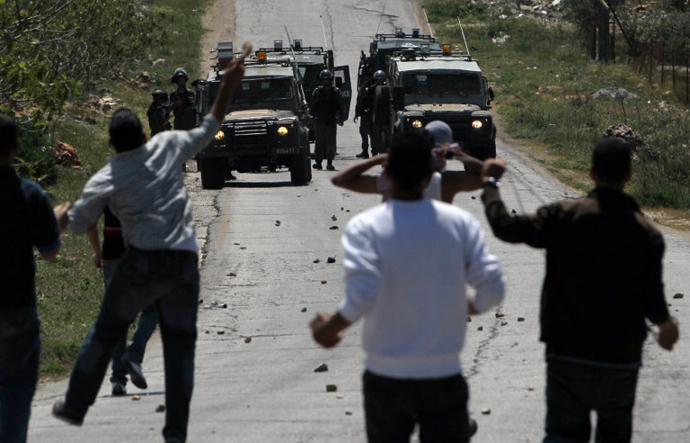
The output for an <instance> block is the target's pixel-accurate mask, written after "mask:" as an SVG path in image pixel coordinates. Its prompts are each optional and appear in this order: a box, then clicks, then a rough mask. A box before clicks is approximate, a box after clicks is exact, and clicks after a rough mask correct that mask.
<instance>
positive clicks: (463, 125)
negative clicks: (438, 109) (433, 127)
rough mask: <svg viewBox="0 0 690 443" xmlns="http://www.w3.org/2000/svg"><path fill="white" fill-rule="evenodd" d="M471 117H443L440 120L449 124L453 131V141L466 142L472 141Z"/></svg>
mask: <svg viewBox="0 0 690 443" xmlns="http://www.w3.org/2000/svg"><path fill="white" fill-rule="evenodd" d="M471 118H472V116H471V115H468V114H466V115H443V116H440V118H439V120H442V121H444V122H446V123H448V126H450V128H451V129H452V130H453V139H454V140H456V141H464V140H469V139H470V130H471V129H472V128H471V126H470V119H471Z"/></svg>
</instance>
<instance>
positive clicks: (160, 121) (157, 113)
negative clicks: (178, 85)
mask: <svg viewBox="0 0 690 443" xmlns="http://www.w3.org/2000/svg"><path fill="white" fill-rule="evenodd" d="M152 95H153V101H152V102H151V104H150V105H149V109H148V110H147V111H146V116H147V117H148V119H149V129H150V130H151V137H153V136H154V135H156V134H158V133H159V132H163V131H169V130H170V129H172V125H171V124H170V110H169V109H168V108H169V105H168V93H167V92H165V91H161V90H158V91H154V92H153V94H152Z"/></svg>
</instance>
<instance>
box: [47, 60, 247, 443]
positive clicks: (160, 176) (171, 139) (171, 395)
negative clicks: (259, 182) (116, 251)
mask: <svg viewBox="0 0 690 443" xmlns="http://www.w3.org/2000/svg"><path fill="white" fill-rule="evenodd" d="M243 75H244V65H243V57H240V58H238V59H237V60H236V61H235V62H233V64H232V65H231V67H230V68H228V70H226V71H225V73H224V76H223V81H222V83H221V85H220V90H219V93H218V96H217V98H216V101H215V103H214V104H213V106H212V108H211V112H210V114H209V115H208V116H206V118H205V119H204V121H203V123H202V124H201V126H200V127H199V128H195V129H192V130H190V131H166V132H162V133H160V134H158V135H156V136H155V137H153V138H152V139H151V140H150V141H149V142H148V143H147V142H146V137H145V135H144V132H143V128H142V126H141V122H140V121H139V119H138V118H137V116H136V115H134V114H133V113H132V112H131V111H128V110H119V111H117V112H115V113H114V114H113V117H112V120H111V122H110V127H109V135H110V143H111V144H112V145H113V146H114V147H115V150H116V151H117V155H115V156H114V157H112V158H111V159H110V160H109V163H108V165H106V166H105V167H104V168H103V169H101V170H100V171H99V172H98V173H96V174H95V175H94V176H93V177H92V178H91V179H90V180H89V182H88V183H87V184H86V187H85V188H84V191H83V193H82V196H81V199H80V200H79V201H77V203H76V204H75V206H74V209H73V210H72V211H70V213H69V226H70V229H71V230H72V231H73V232H74V233H77V234H79V233H85V232H86V231H87V230H88V229H89V227H90V226H91V225H92V224H93V223H94V222H95V221H96V220H97V219H98V217H99V216H100V215H101V213H102V212H103V210H104V208H105V206H106V205H108V206H109V207H110V209H111V210H112V211H113V213H114V214H115V216H117V217H118V218H119V219H120V222H121V224H122V233H123V238H124V241H125V244H126V246H127V250H126V252H125V253H124V254H123V256H122V258H121V261H120V263H119V264H118V266H117V268H116V270H115V275H114V276H113V281H112V283H111V284H109V285H108V287H107V289H106V292H105V297H104V299H103V304H102V306H101V312H100V314H99V317H98V320H97V321H96V324H95V325H94V327H93V328H92V329H91V331H90V332H89V334H88V336H87V337H86V339H85V341H84V344H83V346H82V348H81V351H80V352H79V356H78V357H77V361H76V363H75V365H74V369H73V371H72V375H71V377H70V383H69V388H68V390H67V394H66V398H65V400H64V401H58V402H56V403H55V406H54V407H53V414H54V415H55V416H56V417H58V418H60V419H62V420H65V421H67V422H69V423H71V424H75V425H81V424H82V422H83V419H84V416H85V415H86V412H87V410H88V408H89V407H90V406H91V405H92V404H93V403H94V401H95V399H96V395H97V394H98V390H99V388H100V386H101V383H102V381H103V377H104V375H105V372H106V369H107V366H108V361H109V360H110V357H111V355H112V353H113V349H114V347H115V345H116V344H117V342H118V340H119V339H120V338H121V337H122V335H123V334H124V333H125V332H126V330H127V328H128V326H129V325H130V324H131V323H132V322H133V321H134V319H135V318H136V316H137V314H138V313H139V312H140V311H141V310H142V309H144V308H146V307H147V306H149V305H151V304H154V305H155V306H156V308H157V311H158V317H159V320H160V329H161V336H162V339H163V348H164V354H165V383H166V385H165V394H166V405H167V410H166V424H165V428H164V429H163V436H164V437H165V439H166V442H184V441H185V440H186V437H187V423H188V420H189V402H190V400H191V396H192V388H193V384H194V347H195V342H196V315H197V300H198V294H199V270H198V263H197V251H198V245H197V240H196V231H195V227H194V221H193V219H192V212H191V203H190V202H189V199H188V197H187V191H186V189H185V186H184V181H183V177H182V173H181V171H180V167H181V165H182V163H183V162H184V161H185V159H187V158H189V157H192V156H193V155H194V154H196V153H197V152H199V151H200V150H201V149H203V148H204V147H205V146H206V145H207V144H208V143H210V142H211V140H212V139H213V136H214V135H215V134H216V132H217V131H218V128H219V127H220V122H221V121H223V118H224V117H225V110H226V109H227V106H228V102H229V100H230V94H231V93H232V91H233V90H234V89H235V87H236V86H237V85H238V84H239V82H240V81H241V79H242V77H243Z"/></svg>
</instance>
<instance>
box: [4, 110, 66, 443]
mask: <svg viewBox="0 0 690 443" xmlns="http://www.w3.org/2000/svg"><path fill="white" fill-rule="evenodd" d="M18 154H19V127H18V126H17V123H16V122H15V121H14V119H13V118H11V117H9V116H7V115H5V114H0V442H3V443H24V442H26V435H27V430H28V427H29V417H30V415H31V400H32V398H33V396H34V392H35V390H36V382H37V381H38V362H39V354H40V348H41V339H40V331H39V330H40V321H39V319H38V313H37V311H36V288H35V274H36V264H35V262H34V247H36V248H37V249H38V252H39V254H40V255H41V257H42V258H43V259H44V260H53V259H54V258H55V257H56V256H57V253H58V251H59V250H60V230H61V229H62V228H64V226H65V224H66V223H64V213H66V212H67V209H68V208H69V205H61V206H60V207H58V208H56V209H55V210H53V208H52V206H51V205H50V201H49V200H48V197H47V196H46V194H45V192H44V191H43V189H41V187H40V186H39V185H37V184H36V183H33V182H31V181H29V180H26V179H23V178H21V177H19V175H18V174H17V172H16V171H15V169H14V167H13V166H12V164H13V162H14V159H15V157H16V156H17V155H18ZM60 222H62V223H60Z"/></svg>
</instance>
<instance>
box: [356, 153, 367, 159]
mask: <svg viewBox="0 0 690 443" xmlns="http://www.w3.org/2000/svg"><path fill="white" fill-rule="evenodd" d="M355 157H357V158H369V153H368V152H367V151H362V152H360V153H359V154H357V155H355Z"/></svg>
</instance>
